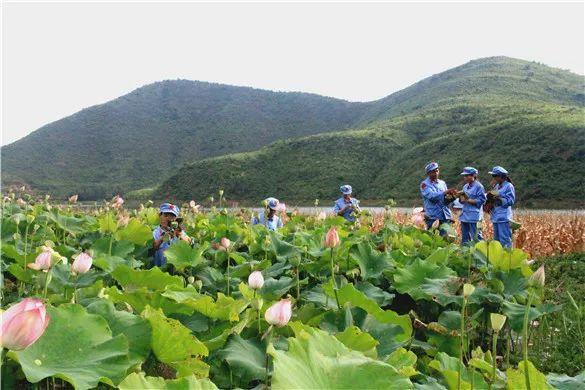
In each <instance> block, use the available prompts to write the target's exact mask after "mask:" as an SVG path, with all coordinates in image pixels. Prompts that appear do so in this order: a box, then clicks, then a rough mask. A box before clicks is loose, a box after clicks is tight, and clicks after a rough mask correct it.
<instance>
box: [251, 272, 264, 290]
mask: <svg viewBox="0 0 585 390" xmlns="http://www.w3.org/2000/svg"><path fill="white" fill-rule="evenodd" d="M248 286H250V288H251V289H252V290H258V289H261V288H262V286H264V276H262V272H260V271H254V272H252V273H251V274H250V276H248Z"/></svg>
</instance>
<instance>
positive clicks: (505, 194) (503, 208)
mask: <svg viewBox="0 0 585 390" xmlns="http://www.w3.org/2000/svg"><path fill="white" fill-rule="evenodd" d="M494 189H496V190H498V192H499V196H500V198H499V199H498V200H496V203H495V205H494V209H493V210H492V222H495V223H499V222H509V221H511V220H512V206H513V205H514V203H516V190H515V189H514V185H513V184H512V183H510V182H509V181H505V182H503V183H502V184H501V185H499V184H496V185H495V187H494Z"/></svg>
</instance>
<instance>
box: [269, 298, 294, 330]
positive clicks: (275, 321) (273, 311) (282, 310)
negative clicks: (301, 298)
mask: <svg viewBox="0 0 585 390" xmlns="http://www.w3.org/2000/svg"><path fill="white" fill-rule="evenodd" d="M291 316H292V305H291V302H290V299H281V300H280V301H278V302H276V303H275V304H274V305H272V306H270V307H269V308H268V310H266V313H265V314H264V318H265V319H266V322H268V323H269V324H270V325H274V326H285V325H286V324H288V322H289V321H290V317H291Z"/></svg>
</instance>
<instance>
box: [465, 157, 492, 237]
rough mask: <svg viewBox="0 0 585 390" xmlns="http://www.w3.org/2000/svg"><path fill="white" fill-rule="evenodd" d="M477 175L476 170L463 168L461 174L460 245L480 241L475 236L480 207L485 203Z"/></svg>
mask: <svg viewBox="0 0 585 390" xmlns="http://www.w3.org/2000/svg"><path fill="white" fill-rule="evenodd" d="M478 173H479V172H478V171H477V169H475V168H473V167H465V168H463V172H461V175H462V176H463V177H464V178H465V185H464V186H463V194H462V195H461V196H460V198H459V201H460V202H461V203H462V204H463V211H462V212H461V216H460V217H459V221H460V222H461V244H462V245H465V244H468V243H471V242H473V241H476V240H479V239H480V237H478V234H477V223H478V222H479V221H480V220H481V217H482V211H483V210H482V206H483V204H484V203H485V201H486V195H485V190H484V188H483V185H482V184H481V183H480V182H479V181H478V180H477V174H478Z"/></svg>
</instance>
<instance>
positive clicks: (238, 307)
mask: <svg viewBox="0 0 585 390" xmlns="http://www.w3.org/2000/svg"><path fill="white" fill-rule="evenodd" d="M2 211H3V213H2V251H1V253H2V259H1V262H2V264H1V265H2V308H3V310H4V311H3V313H2V335H1V340H0V341H1V344H2V355H1V362H2V386H3V388H5V389H27V388H30V389H33V388H34V389H45V388H46V389H70V388H76V389H89V388H102V389H105V388H119V389H216V388H222V389H231V388H248V389H249V388H274V389H350V388H351V389H401V390H402V389H413V388H415V389H502V388H507V389H525V388H526V389H547V388H559V389H569V388H573V389H577V388H583V387H582V386H585V384H584V382H583V381H584V380H585V374H580V375H577V376H570V375H565V374H567V372H558V373H548V372H547V373H546V374H545V373H544V372H543V370H539V369H538V367H539V364H538V363H539V361H537V360H535V359H534V358H533V356H535V355H534V354H531V351H532V350H533V349H534V348H536V347H537V345H535V343H537V342H539V341H538V340H540V338H538V337H541V338H542V337H544V336H546V337H548V334H546V333H545V334H543V332H542V331H540V333H538V328H536V327H537V326H538V324H539V323H540V324H541V325H540V326H541V327H542V326H543V325H542V324H543V323H545V322H546V321H547V318H548V317H549V316H553V315H555V314H558V313H560V312H561V311H562V310H566V312H563V318H566V321H569V320H573V321H578V327H576V328H572V329H576V331H575V332H576V333H575V337H574V338H573V339H572V342H573V343H574V348H582V347H583V345H582V344H581V345H579V343H583V340H584V339H583V332H585V328H584V327H583V323H582V321H581V317H582V315H583V313H584V310H583V309H584V308H583V303H582V302H580V301H579V299H576V300H575V299H573V298H571V299H572V303H571V305H573V306H571V305H569V306H568V307H563V306H560V305H555V304H552V303H547V302H545V299H544V298H543V292H544V291H545V289H546V283H547V280H546V279H547V278H546V268H545V267H543V266H541V263H542V261H540V260H539V261H537V262H536V263H533V262H532V260H531V259H529V256H528V254H527V253H526V252H524V251H523V250H521V249H513V250H511V251H507V250H504V249H502V247H501V246H500V244H499V243H498V242H495V241H483V242H479V243H477V244H475V245H474V246H471V247H461V246H459V245H457V244H455V243H453V242H449V241H448V240H445V239H443V238H442V237H440V236H439V235H438V234H437V232H435V231H424V230H421V229H419V228H417V227H416V226H412V225H409V224H401V223H398V222H397V221H396V219H395V216H394V215H393V214H392V213H387V215H386V216H385V217H384V218H383V219H380V217H379V216H378V217H377V218H374V217H372V216H369V215H362V216H361V217H360V218H359V223H356V224H349V223H346V222H345V221H344V220H343V218H341V217H333V216H326V217H325V218H323V216H317V215H315V216H312V215H292V214H290V215H289V216H288V218H287V223H286V224H285V226H284V228H282V229H279V230H278V232H269V231H268V230H266V229H265V228H264V227H263V226H261V225H257V226H251V225H250V223H249V221H250V216H251V215H250V212H249V211H247V210H241V211H238V212H231V211H227V210H225V209H223V208H222V207H221V205H220V207H217V208H212V209H211V210H209V211H206V212H200V211H199V210H198V209H197V208H195V207H189V205H185V207H182V217H184V222H183V223H184V226H185V230H186V232H187V234H188V235H189V236H190V237H191V238H193V241H194V245H192V246H191V245H190V244H189V243H188V242H185V241H179V242H176V243H174V244H172V245H171V246H170V247H169V249H167V251H166V252H165V253H166V257H167V260H168V263H167V265H166V266H165V267H163V268H158V267H153V265H152V258H151V256H150V255H149V249H150V248H151V246H152V237H153V235H152V231H153V229H155V228H156V227H157V226H158V224H159V215H158V208H156V207H153V205H152V204H151V203H149V204H146V205H143V206H141V207H140V208H139V209H136V210H129V209H126V208H125V207H124V204H123V202H122V200H121V198H119V199H116V200H115V201H114V202H111V203H110V202H107V203H104V204H103V205H102V206H100V207H96V208H94V209H91V210H89V209H82V208H80V207H79V206H77V205H76V204H74V203H73V201H72V203H71V204H70V205H60V206H59V205H54V204H51V203H50V202H49V201H48V200H46V199H45V200H37V201H35V200H33V199H32V198H31V197H25V198H24V200H22V199H20V200H18V201H17V200H15V199H14V197H6V198H4V201H3V204H2ZM569 296H571V295H570V294H569ZM565 313H566V314H565ZM566 324H567V323H566V322H565V327H566V326H567V325H566ZM535 329H536V330H535ZM555 331H556V330H555V329H552V328H551V332H555ZM544 332H547V330H546V329H545V330H544ZM559 332H563V330H562V329H561V330H559ZM537 335H538V337H536V336H537ZM551 337H552V336H551ZM539 345H540V344H539ZM546 353H548V352H546ZM572 375H574V373H572Z"/></svg>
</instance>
